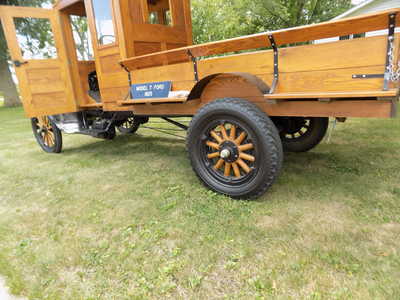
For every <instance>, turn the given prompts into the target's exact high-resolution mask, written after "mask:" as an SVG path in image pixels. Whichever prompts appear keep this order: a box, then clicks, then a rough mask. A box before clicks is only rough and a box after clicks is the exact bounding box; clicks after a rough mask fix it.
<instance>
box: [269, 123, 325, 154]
mask: <svg viewBox="0 0 400 300" xmlns="http://www.w3.org/2000/svg"><path fill="white" fill-rule="evenodd" d="M276 123H277V127H278V128H279V129H280V136H281V140H282V146H283V150H284V151H287V152H306V151H309V150H311V149H313V148H314V147H316V146H317V145H318V144H319V143H320V142H321V141H322V140H323V138H324V137H325V134H326V132H327V130H328V126H329V118H313V117H309V118H302V117H290V118H279V119H278V120H277V122H276Z"/></svg>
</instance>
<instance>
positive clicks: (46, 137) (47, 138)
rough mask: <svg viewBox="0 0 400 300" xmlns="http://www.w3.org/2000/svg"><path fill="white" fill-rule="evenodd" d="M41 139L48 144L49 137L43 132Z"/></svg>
mask: <svg viewBox="0 0 400 300" xmlns="http://www.w3.org/2000/svg"><path fill="white" fill-rule="evenodd" d="M43 140H44V144H45V145H46V146H49V137H48V136H47V133H45V134H44V136H43Z"/></svg>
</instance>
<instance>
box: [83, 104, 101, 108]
mask: <svg viewBox="0 0 400 300" xmlns="http://www.w3.org/2000/svg"><path fill="white" fill-rule="evenodd" d="M79 107H82V108H92V107H103V104H102V103H87V104H80V105H79Z"/></svg>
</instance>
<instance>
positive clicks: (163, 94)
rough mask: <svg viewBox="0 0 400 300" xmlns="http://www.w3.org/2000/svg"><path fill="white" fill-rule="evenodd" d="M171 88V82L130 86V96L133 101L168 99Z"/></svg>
mask: <svg viewBox="0 0 400 300" xmlns="http://www.w3.org/2000/svg"><path fill="white" fill-rule="evenodd" d="M171 86H172V82H171V81H162V82H150V83H140V84H132V86H131V95H132V98H133V99H146V98H168V94H169V92H170V91H171Z"/></svg>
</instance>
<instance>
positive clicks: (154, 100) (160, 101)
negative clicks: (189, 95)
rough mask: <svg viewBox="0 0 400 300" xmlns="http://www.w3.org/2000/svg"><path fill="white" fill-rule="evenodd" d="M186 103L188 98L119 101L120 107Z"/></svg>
mask: <svg viewBox="0 0 400 300" xmlns="http://www.w3.org/2000/svg"><path fill="white" fill-rule="evenodd" d="M183 102H186V98H153V99H134V100H126V101H119V102H118V104H120V105H132V104H146V103H150V104H151V103H183Z"/></svg>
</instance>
